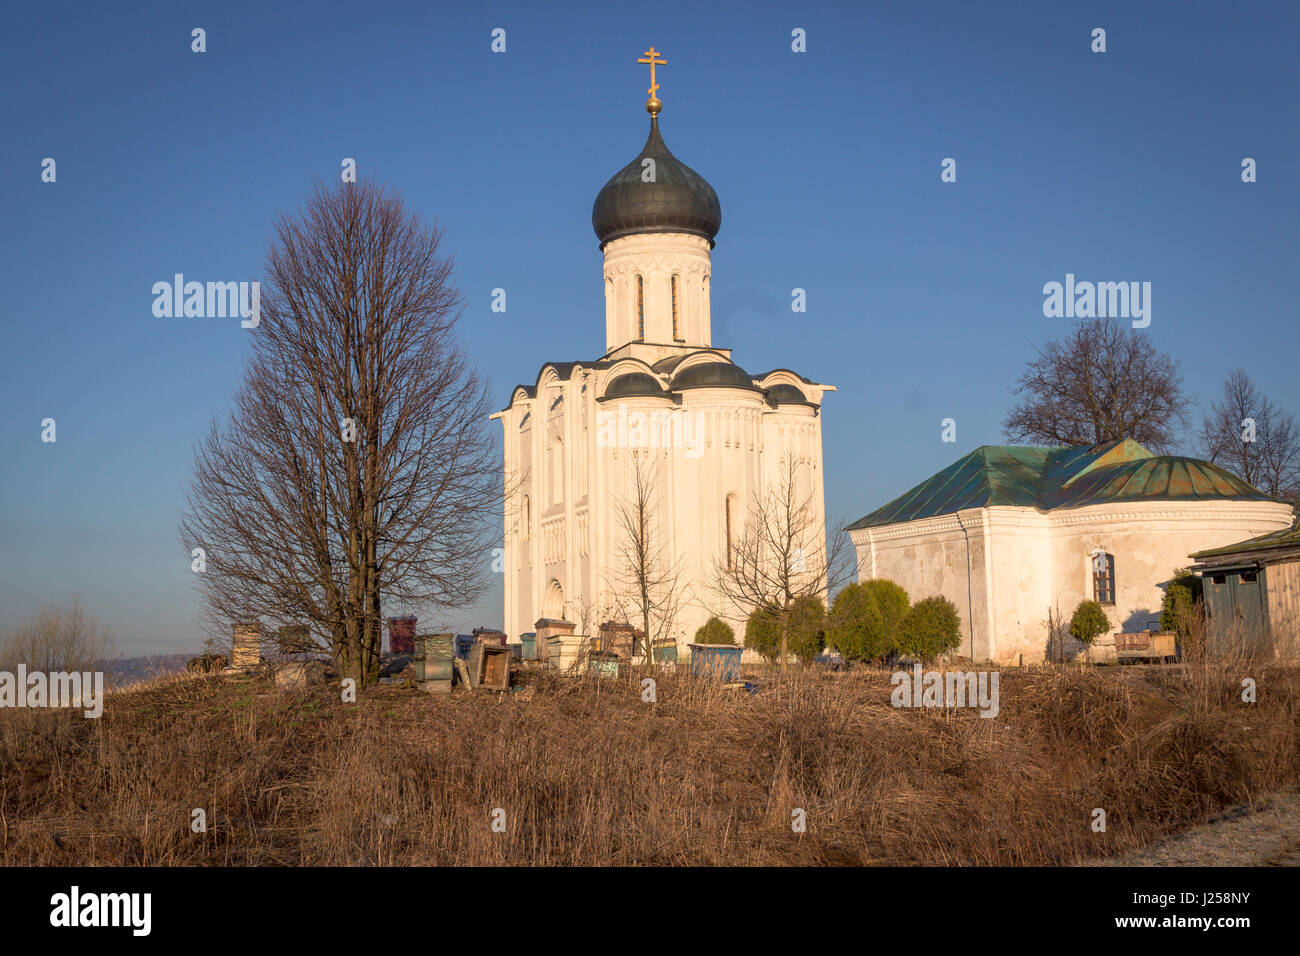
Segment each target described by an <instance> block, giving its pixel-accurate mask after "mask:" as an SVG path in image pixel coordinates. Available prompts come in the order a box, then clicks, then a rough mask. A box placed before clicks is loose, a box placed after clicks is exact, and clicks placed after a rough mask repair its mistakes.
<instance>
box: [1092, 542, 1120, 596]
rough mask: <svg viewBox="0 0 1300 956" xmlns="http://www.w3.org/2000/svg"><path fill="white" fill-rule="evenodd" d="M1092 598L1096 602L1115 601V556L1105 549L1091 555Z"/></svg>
mask: <svg viewBox="0 0 1300 956" xmlns="http://www.w3.org/2000/svg"><path fill="white" fill-rule="evenodd" d="M1092 599H1093V600H1094V601H1096V602H1097V603H1098V604H1114V603H1115V556H1114V555H1113V554H1107V553H1106V552H1105V551H1096V552H1093V555H1092Z"/></svg>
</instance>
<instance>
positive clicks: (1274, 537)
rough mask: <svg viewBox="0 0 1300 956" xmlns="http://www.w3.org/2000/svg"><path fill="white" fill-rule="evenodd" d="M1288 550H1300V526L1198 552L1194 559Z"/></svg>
mask: <svg viewBox="0 0 1300 956" xmlns="http://www.w3.org/2000/svg"><path fill="white" fill-rule="evenodd" d="M1286 548H1300V524H1296V525H1292V526H1291V527H1290V528H1283V529H1282V530H1281V531H1270V532H1269V533H1268V534H1261V535H1260V536H1259V537H1258V538H1248V539H1247V540H1245V541H1238V542H1237V543H1236V544H1228V545H1224V546H1223V547H1222V548H1210V549H1209V550H1206V551H1197V552H1196V553H1195V554H1193V555H1192V557H1193V558H1196V559H1197V560H1200V559H1201V558H1213V557H1217V556H1219V555H1232V554H1248V553H1253V552H1256V551H1272V550H1275V549H1277V550H1282V549H1286Z"/></svg>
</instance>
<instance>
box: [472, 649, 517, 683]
mask: <svg viewBox="0 0 1300 956" xmlns="http://www.w3.org/2000/svg"><path fill="white" fill-rule="evenodd" d="M469 670H470V684H471V686H474V687H486V688H487V689H488V690H509V689H510V649H509V648H507V647H500V646H497V645H494V644H475V645H474V647H473V648H472V649H471V650H470V653H469Z"/></svg>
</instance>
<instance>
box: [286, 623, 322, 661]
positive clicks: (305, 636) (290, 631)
mask: <svg viewBox="0 0 1300 956" xmlns="http://www.w3.org/2000/svg"><path fill="white" fill-rule="evenodd" d="M315 650H319V648H318V647H316V642H315V641H313V640H312V639H311V629H310V628H309V627H307V625H306V624H288V625H285V626H284V627H282V628H280V653H281V654H308V653H311V652H312V651H315Z"/></svg>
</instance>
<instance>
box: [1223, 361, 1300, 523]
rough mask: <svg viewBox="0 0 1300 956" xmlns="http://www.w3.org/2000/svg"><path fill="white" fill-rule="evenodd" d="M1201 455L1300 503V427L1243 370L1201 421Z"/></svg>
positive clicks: (1277, 495)
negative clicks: (1262, 392)
mask: <svg viewBox="0 0 1300 956" xmlns="http://www.w3.org/2000/svg"><path fill="white" fill-rule="evenodd" d="M1201 453H1202V454H1203V455H1204V456H1205V457H1206V458H1207V459H1209V460H1210V461H1212V462H1214V463H1215V464H1216V465H1222V466H1223V467H1225V468H1227V469H1228V470H1230V471H1232V472H1233V473H1234V474H1236V475H1237V476H1238V477H1240V478H1241V479H1242V480H1244V481H1245V482H1246V483H1247V484H1250V485H1253V486H1254V487H1256V488H1258V489H1260V490H1261V491H1263V492H1264V493H1266V494H1269V495H1272V496H1273V497H1274V498H1284V499H1286V500H1289V501H1291V502H1292V503H1296V502H1297V501H1300V429H1297V428H1296V422H1295V418H1294V417H1292V415H1291V414H1290V413H1288V412H1284V411H1283V410H1282V409H1280V408H1278V407H1277V406H1276V405H1274V404H1273V403H1272V402H1271V401H1269V399H1268V398H1266V397H1265V396H1264V395H1262V394H1261V393H1260V391H1259V389H1258V388H1256V387H1255V383H1254V382H1252V381H1251V380H1250V376H1248V375H1247V374H1246V373H1245V372H1244V371H1243V370H1241V369H1239V368H1238V369H1233V370H1232V372H1230V373H1229V374H1228V378H1227V380H1226V381H1225V382H1224V383H1223V401H1222V402H1211V403H1210V413H1209V414H1208V415H1206V416H1204V418H1203V419H1202V421H1201Z"/></svg>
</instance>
